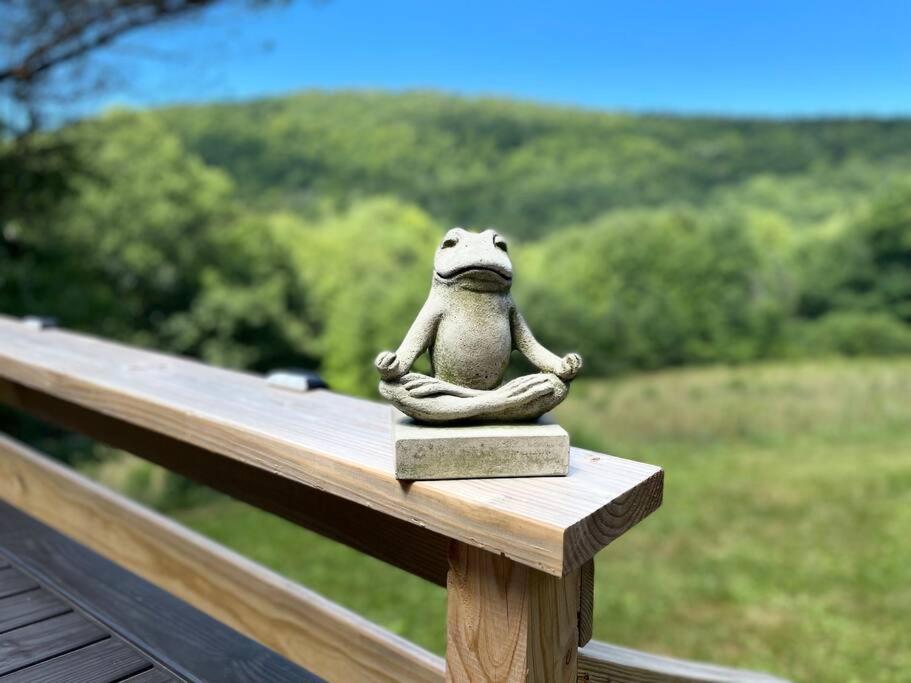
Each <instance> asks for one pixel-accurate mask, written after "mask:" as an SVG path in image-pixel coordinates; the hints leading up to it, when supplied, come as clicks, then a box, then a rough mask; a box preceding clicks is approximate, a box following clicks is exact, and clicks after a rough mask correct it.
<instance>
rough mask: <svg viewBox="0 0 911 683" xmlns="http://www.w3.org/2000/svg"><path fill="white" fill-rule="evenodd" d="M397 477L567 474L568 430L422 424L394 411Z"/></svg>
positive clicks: (546, 426)
mask: <svg viewBox="0 0 911 683" xmlns="http://www.w3.org/2000/svg"><path fill="white" fill-rule="evenodd" d="M392 431H393V437H394V439H395V476H396V479H407V480H414V479H474V478H483V477H543V476H566V474H567V472H568V471H569V434H568V433H567V432H566V430H565V429H563V428H562V427H561V426H559V425H555V424H541V423H530V424H514V425H500V424H483V425H455V426H445V427H442V426H439V425H423V424H417V423H416V422H415V421H414V420H412V419H411V418H410V417H408V416H407V415H404V414H402V413H400V412H399V411H398V410H395V409H393V411H392Z"/></svg>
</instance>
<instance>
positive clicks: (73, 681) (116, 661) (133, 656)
mask: <svg viewBox="0 0 911 683" xmlns="http://www.w3.org/2000/svg"><path fill="white" fill-rule="evenodd" d="M151 666H152V665H151V664H150V663H149V661H148V660H147V659H146V658H145V657H143V656H142V655H141V654H139V652H137V651H136V650H134V649H133V648H131V647H130V646H129V645H127V644H126V643H124V642H122V641H120V640H118V639H116V638H108V639H107V640H102V641H101V642H99V643H95V644H93V645H88V646H86V647H82V648H79V649H78V650H75V651H73V652H69V653H67V654H65V655H60V656H59V657H54V658H53V659H49V660H47V661H45V662H41V663H40V664H35V665H34V666H30V667H27V668H25V669H20V670H19V671H17V672H15V673H12V674H9V675H7V676H4V677H3V678H2V681H3V683H60V682H61V681H66V682H67V683H115V682H116V681H120V680H121V679H123V678H124V677H126V676H129V675H131V674H134V673H138V672H140V671H143V670H145V669H149V668H151Z"/></svg>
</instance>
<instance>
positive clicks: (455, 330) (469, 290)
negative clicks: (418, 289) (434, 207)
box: [375, 228, 582, 424]
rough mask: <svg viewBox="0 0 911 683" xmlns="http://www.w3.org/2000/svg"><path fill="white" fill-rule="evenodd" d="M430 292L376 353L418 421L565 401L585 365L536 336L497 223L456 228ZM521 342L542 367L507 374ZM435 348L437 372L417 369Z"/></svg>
mask: <svg viewBox="0 0 911 683" xmlns="http://www.w3.org/2000/svg"><path fill="white" fill-rule="evenodd" d="M433 266H434V272H433V281H432V284H431V287H430V295H429V296H428V297H427V301H426V303H425V304H424V306H423V308H421V311H420V313H418V316H417V318H416V319H415V321H414V323H412V325H411V329H409V330H408V334H406V335H405V339H404V340H403V341H402V343H401V345H400V346H399V348H398V349H397V350H396V351H383V352H382V353H380V354H379V355H378V356H377V358H376V362H375V365H376V369H377V370H378V371H379V373H380V377H381V378H382V379H381V381H380V393H381V394H382V395H383V397H385V398H386V399H388V400H389V401H390V402H391V403H392V404H393V405H394V406H395V407H396V408H398V409H399V410H401V411H402V412H403V413H405V414H406V415H409V416H410V417H412V418H414V419H415V420H417V421H418V422H427V423H437V424H439V423H447V422H459V421H483V422H519V421H528V420H534V419H536V418H538V417H539V416H541V415H542V414H544V413H546V412H547V411H549V410H550V409H552V408H553V407H554V406H556V405H557V404H558V403H560V402H561V401H562V400H563V399H564V398H566V394H567V392H568V390H569V382H570V380H572V379H573V378H574V377H575V376H576V374H577V373H578V372H579V369H580V368H581V367H582V358H581V357H580V356H579V355H578V354H575V353H570V354H568V355H566V356H563V357H562V358H560V357H559V356H557V355H555V354H553V353H551V352H550V351H548V350H547V349H546V348H544V346H542V345H541V344H540V343H539V342H538V341H537V340H536V339H535V338H534V336H533V335H532V333H531V330H530V329H529V328H528V324H527V323H526V322H525V319H524V318H523V317H522V316H521V314H520V313H519V311H518V310H517V309H516V304H515V302H514V301H513V300H512V296H510V293H509V290H510V287H511V286H512V263H511V262H510V260H509V255H508V254H507V245H506V241H505V240H504V239H503V237H501V236H500V235H499V234H497V232H495V231H494V230H485V231H484V232H481V233H474V232H469V231H467V230H463V229H462V228H453V229H452V230H450V231H449V232H448V233H446V236H445V237H444V238H443V241H442V243H441V244H440V246H439V248H438V249H437V251H436V255H435V257H434V260H433ZM513 349H516V350H518V351H520V352H521V353H522V354H523V355H524V356H525V357H526V358H527V359H528V360H529V361H530V362H531V363H532V365H534V366H535V367H537V368H538V369H539V370H540V371H541V372H539V373H535V374H532V375H525V376H523V377H519V378H518V379H514V380H512V381H510V382H506V383H505V384H504V383H503V376H504V375H505V373H506V368H507V366H508V365H509V357H510V355H511V353H512V351H513ZM424 351H429V354H430V363H431V367H432V373H433V375H432V376H428V375H423V374H419V373H415V372H411V371H410V370H411V366H412V365H413V364H414V362H415V360H416V359H417V358H418V357H419V356H420V355H421V354H422V353H424Z"/></svg>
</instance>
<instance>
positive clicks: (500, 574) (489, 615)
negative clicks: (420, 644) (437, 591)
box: [446, 543, 579, 683]
mask: <svg viewBox="0 0 911 683" xmlns="http://www.w3.org/2000/svg"><path fill="white" fill-rule="evenodd" d="M448 601H449V606H448V613H447V638H446V675H447V680H448V681H454V682H455V681H473V682H477V683H483V682H487V681H491V682H493V681H496V682H498V683H500V682H509V683H511V682H513V681H516V682H518V681H533V682H535V683H573V682H574V681H575V679H576V653H577V643H578V639H579V635H578V612H579V572H578V571H576V572H573V573H572V574H570V575H569V576H567V577H563V578H557V577H554V576H550V575H548V574H544V573H543V572H540V571H537V570H534V569H530V568H529V567H526V566H524V565H520V564H518V563H516V562H513V561H512V560H510V559H508V558H505V557H502V556H498V555H494V554H492V553H488V552H486V551H484V550H480V549H479V548H474V547H472V546H469V545H466V544H464V543H453V547H452V553H451V556H450V570H449V582H448Z"/></svg>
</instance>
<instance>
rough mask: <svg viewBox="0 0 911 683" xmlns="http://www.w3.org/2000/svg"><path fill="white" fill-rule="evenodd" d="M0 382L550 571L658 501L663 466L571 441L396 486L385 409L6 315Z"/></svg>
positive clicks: (588, 553) (590, 552)
mask: <svg viewBox="0 0 911 683" xmlns="http://www.w3.org/2000/svg"><path fill="white" fill-rule="evenodd" d="M0 379H3V380H5V381H6V382H5V384H4V387H5V388H4V387H0V402H6V403H11V404H13V405H16V401H15V398H14V397H10V396H6V397H4V396H2V394H3V392H4V391H7V392H9V391H15V385H21V386H23V387H27V388H30V389H33V390H35V391H39V392H41V393H43V394H46V395H48V396H53V397H55V398H59V399H63V400H65V401H68V402H70V403H73V404H76V405H79V406H82V407H83V408H86V409H89V410H91V411H95V412H97V413H100V414H104V415H108V416H111V417H115V418H118V419H120V420H123V421H125V422H128V423H131V424H134V425H137V426H140V427H143V428H145V429H147V430H150V431H153V432H156V433H160V434H163V435H166V436H168V437H170V438H172V439H177V440H179V441H182V442H185V443H188V444H191V445H193V446H198V447H200V448H204V449H206V450H208V451H211V452H212V453H213V457H218V456H223V457H227V458H231V459H234V460H237V461H241V462H243V463H246V464H247V465H251V466H254V467H256V468H258V469H260V470H262V471H265V472H268V473H271V474H272V475H274V476H275V477H283V478H286V479H291V480H293V481H297V482H299V483H301V484H303V485H305V486H308V487H312V488H316V489H319V490H320V491H324V492H326V493H329V494H331V495H333V496H339V497H342V498H345V499H347V500H351V501H353V502H356V503H359V504H360V505H364V506H366V507H368V508H370V509H373V510H376V511H378V512H381V513H383V514H386V515H391V516H393V517H396V518H399V519H402V520H405V521H407V522H410V523H411V524H414V525H418V526H421V527H425V528H427V529H430V530H432V531H435V532H437V533H440V534H442V535H444V536H447V537H449V538H452V539H455V540H459V541H463V542H465V543H469V544H471V545H474V546H477V547H481V548H484V549H486V550H489V551H491V552H495V553H500V554H503V555H506V556H507V557H510V558H512V559H514V560H516V561H517V562H520V563H522V564H526V565H528V566H531V567H535V568H538V569H541V570H542V571H545V572H548V573H550V574H554V575H564V574H567V573H568V572H570V571H573V570H574V569H576V568H578V567H580V566H581V565H582V564H583V563H585V562H586V561H588V560H589V559H591V558H592V557H593V556H594V554H595V553H596V552H598V550H600V549H601V548H603V547H604V546H605V545H607V544H608V543H610V542H611V541H612V540H613V539H614V538H617V537H618V536H619V535H620V534H622V533H623V532H625V531H626V530H627V529H629V528H630V527H631V526H632V525H633V524H635V523H636V522H638V521H639V520H641V519H643V518H644V517H645V516H647V515H648V514H650V513H651V512H652V511H654V510H655V509H656V508H657V507H658V506H659V505H660V504H661V495H662V486H663V472H662V470H661V468H659V467H655V466H653V465H647V464H642V463H638V462H633V461H630V460H624V459H621V458H616V457H613V456H609V455H603V454H600V453H594V452H591V451H586V450H582V449H578V448H574V449H573V450H572V455H571V461H570V473H569V476H567V477H554V478H551V477H547V478H527V479H486V480H463V481H427V482H415V483H413V484H405V483H402V482H399V481H397V480H396V479H395V478H394V476H393V447H392V440H391V428H390V411H389V408H388V406H385V405H382V404H379V403H375V402H371V401H367V400H363V399H357V398H352V397H348V396H343V395H340V394H336V393H333V392H331V391H326V390H316V391H312V392H308V393H294V392H290V391H284V390H281V389H276V388H274V387H270V386H269V385H267V384H266V382H265V381H264V380H263V379H262V378H261V377H259V376H255V375H251V374H247V373H241V372H236V371H231V370H224V369H220V368H215V367H211V366H207V365H205V364H202V363H198V362H194V361H190V360H186V359H181V358H177V357H173V356H168V355H165V354H161V353H156V352H151V351H145V350H140V349H136V348H131V347H128V346H124V345H120V344H115V343H112V342H107V341H102V340H99V339H95V338H92V337H88V336H84V335H79V334H74V333H71V332H65V331H60V330H37V329H34V328H32V327H29V326H26V325H24V324H22V323H21V322H20V321H19V320H17V319H13V318H9V317H3V316H0ZM4 399H5V400H4ZM212 467H213V468H217V467H218V462H217V461H214V462H213V463H212Z"/></svg>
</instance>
